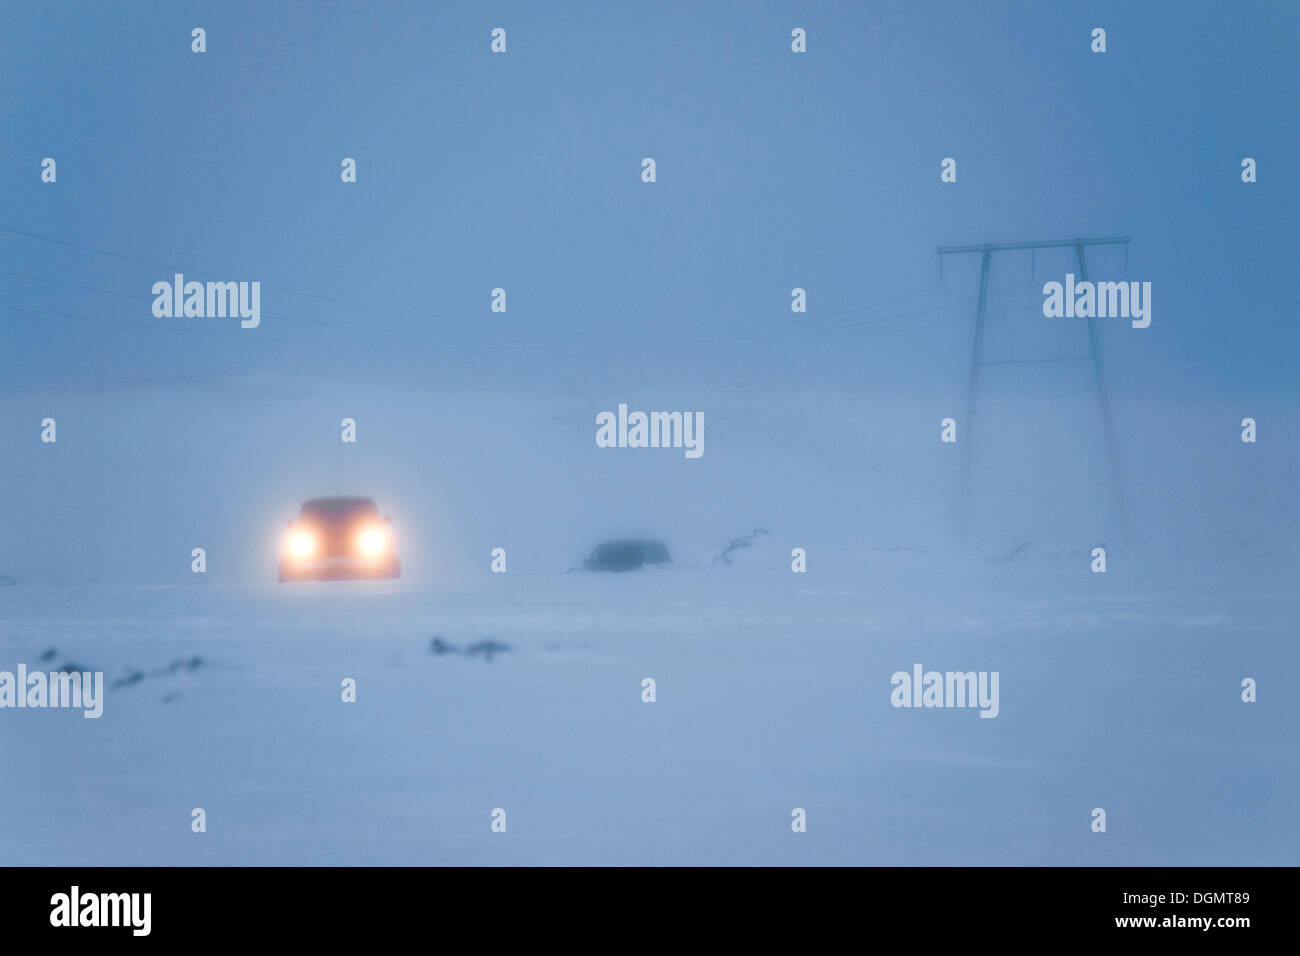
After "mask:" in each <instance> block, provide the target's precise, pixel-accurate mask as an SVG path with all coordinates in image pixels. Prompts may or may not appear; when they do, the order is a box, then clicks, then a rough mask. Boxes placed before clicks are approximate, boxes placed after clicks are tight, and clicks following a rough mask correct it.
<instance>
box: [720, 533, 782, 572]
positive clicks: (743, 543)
mask: <svg viewBox="0 0 1300 956" xmlns="http://www.w3.org/2000/svg"><path fill="white" fill-rule="evenodd" d="M771 533H772V532H770V531H768V530H767V529H766V528H755V529H754V530H753V531H751V532H750V533H749V534H747V535H745V536H744V537H743V538H736V539H735V540H734V541H732V542H731V544H729V545H727V547H726V548H725V549H724V550H723V552H722V553H721V554H720V555H718V556H717V557H716V558H714V559H713V563H714V564H717V563H718V562H719V561H721V562H722V563H723V564H730V563H731V553H732V552H733V551H739V550H740V549H741V548H752V547H753V546H754V542H755V541H756V540H758V536H759V535H760V534H771Z"/></svg>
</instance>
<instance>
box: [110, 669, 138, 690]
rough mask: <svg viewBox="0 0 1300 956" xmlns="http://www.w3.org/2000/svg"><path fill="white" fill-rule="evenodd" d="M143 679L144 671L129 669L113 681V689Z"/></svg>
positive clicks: (127, 685)
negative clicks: (123, 675) (125, 673)
mask: <svg viewBox="0 0 1300 956" xmlns="http://www.w3.org/2000/svg"><path fill="white" fill-rule="evenodd" d="M142 680H144V671H130V672H128V673H127V675H126V676H125V677H119V678H118V679H117V680H115V681H113V689H114V690H116V689H117V688H119V687H130V686H131V685H132V684H138V683H140V681H142Z"/></svg>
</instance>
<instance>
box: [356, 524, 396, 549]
mask: <svg viewBox="0 0 1300 956" xmlns="http://www.w3.org/2000/svg"><path fill="white" fill-rule="evenodd" d="M357 544H358V545H359V546H360V548H361V553H362V554H364V555H367V556H373V555H376V554H379V553H380V552H382V551H383V550H384V549H385V548H387V547H388V535H386V534H384V532H383V531H381V530H380V529H379V528H367V529H366V530H365V531H363V532H361V537H359V538H358V539H357Z"/></svg>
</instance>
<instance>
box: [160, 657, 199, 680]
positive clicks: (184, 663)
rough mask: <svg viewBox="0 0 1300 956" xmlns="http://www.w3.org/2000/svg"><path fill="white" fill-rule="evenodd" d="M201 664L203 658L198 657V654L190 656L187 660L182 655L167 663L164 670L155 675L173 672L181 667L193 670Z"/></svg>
mask: <svg viewBox="0 0 1300 956" xmlns="http://www.w3.org/2000/svg"><path fill="white" fill-rule="evenodd" d="M202 666H203V658H201V657H199V656H198V655H195V656H194V657H191V658H190V659H189V660H186V659H185V658H183V657H178V658H177V659H176V660H174V661H172V662H171V664H169V665H168V667H167V669H166V670H165V671H161V672H159V674H158V675H157V676H161V675H162V674H175V673H176V672H177V671H178V670H180V669H181V668H182V667H183V668H185V669H186V670H191V671H193V670H198V669H199V668H200V667H202Z"/></svg>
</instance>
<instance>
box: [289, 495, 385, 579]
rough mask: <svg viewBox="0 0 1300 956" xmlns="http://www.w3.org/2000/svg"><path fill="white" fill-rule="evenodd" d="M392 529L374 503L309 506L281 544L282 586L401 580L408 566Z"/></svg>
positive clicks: (356, 500) (345, 500)
mask: <svg viewBox="0 0 1300 956" xmlns="http://www.w3.org/2000/svg"><path fill="white" fill-rule="evenodd" d="M392 525H393V522H392V519H391V518H390V517H388V516H387V515H383V516H381V515H380V514H379V508H378V507H377V506H376V505H375V502H374V499H372V498H363V497H360V496H356V495H347V496H342V497H336V498H311V499H309V500H307V501H304V502H303V503H302V508H301V509H300V510H299V512H298V518H297V520H296V521H290V522H289V527H288V531H287V532H286V533H285V535H284V540H283V542H282V544H281V549H280V550H281V553H280V562H279V578H280V581H281V583H283V582H285V581H333V580H339V579H342V578H396V577H399V576H400V575H401V573H402V566H401V563H400V562H399V561H398V559H397V542H396V540H395V538H394V536H393V527H392Z"/></svg>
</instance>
